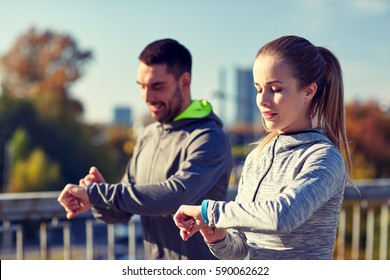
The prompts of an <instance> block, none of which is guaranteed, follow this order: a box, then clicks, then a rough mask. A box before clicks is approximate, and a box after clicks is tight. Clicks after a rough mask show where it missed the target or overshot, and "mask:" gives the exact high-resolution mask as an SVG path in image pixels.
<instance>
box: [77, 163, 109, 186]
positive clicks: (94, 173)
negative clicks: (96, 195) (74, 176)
mask: <svg viewBox="0 0 390 280" xmlns="http://www.w3.org/2000/svg"><path fill="white" fill-rule="evenodd" d="M90 183H106V180H105V179H104V177H103V175H102V174H101V173H100V172H99V170H98V169H97V168H96V167H95V166H92V167H91V168H90V169H89V173H88V174H87V175H86V176H85V177H84V178H83V179H80V182H79V185H80V186H82V187H84V188H87V186H88V184H90Z"/></svg>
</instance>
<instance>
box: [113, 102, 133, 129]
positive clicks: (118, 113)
mask: <svg viewBox="0 0 390 280" xmlns="http://www.w3.org/2000/svg"><path fill="white" fill-rule="evenodd" d="M132 123H133V119H132V111H131V108H130V107H124V106H120V107H115V109H114V124H118V125H125V126H131V124H132Z"/></svg>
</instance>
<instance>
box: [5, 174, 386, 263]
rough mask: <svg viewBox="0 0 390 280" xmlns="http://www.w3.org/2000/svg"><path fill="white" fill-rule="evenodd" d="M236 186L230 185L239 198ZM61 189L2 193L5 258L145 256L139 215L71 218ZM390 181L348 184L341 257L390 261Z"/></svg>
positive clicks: (337, 249) (338, 256) (231, 196)
mask: <svg viewBox="0 0 390 280" xmlns="http://www.w3.org/2000/svg"><path fill="white" fill-rule="evenodd" d="M235 194H236V188H230V190H229V199H234V196H235ZM58 195H59V192H34V193H6V194H0V221H1V222H2V224H1V225H0V238H1V239H0V242H1V243H0V259H87V260H91V259H142V258H144V255H143V244H142V228H141V225H140V222H139V217H138V216H134V217H133V218H132V219H131V220H130V221H129V223H128V224H119V225H106V224H101V223H98V222H96V221H95V220H94V219H93V217H92V215H91V213H90V212H89V213H85V214H82V215H80V216H78V217H76V218H74V219H72V220H67V219H66V217H65V211H64V209H63V208H62V206H60V205H59V203H58V202H57V197H58ZM389 207H390V179H378V180H362V181H358V182H356V187H352V186H347V188H346V191H345V199H344V203H343V208H342V211H341V214H340V219H339V227H338V234H337V242H336V247H335V255H334V258H335V259H389V257H390V240H389Z"/></svg>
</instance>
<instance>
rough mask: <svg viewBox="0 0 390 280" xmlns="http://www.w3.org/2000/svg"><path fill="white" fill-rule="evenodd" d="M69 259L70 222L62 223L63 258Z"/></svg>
mask: <svg viewBox="0 0 390 280" xmlns="http://www.w3.org/2000/svg"><path fill="white" fill-rule="evenodd" d="M70 259H71V245H70V224H69V223H67V222H66V223H65V224H64V260H70Z"/></svg>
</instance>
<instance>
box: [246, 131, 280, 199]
mask: <svg viewBox="0 0 390 280" xmlns="http://www.w3.org/2000/svg"><path fill="white" fill-rule="evenodd" d="M278 139H279V135H277V136H276V139H275V142H274V145H273V147H272V158H271V164H270V165H269V166H268V169H267V171H266V172H265V174H264V176H263V177H262V178H261V179H260V181H259V183H258V184H257V189H256V191H255V194H254V195H253V199H252V201H253V202H255V201H256V197H257V194H258V193H259V189H260V185H261V183H262V182H263V180H264V178H265V177H266V176H267V174H268V173H269V171H270V170H271V167H272V165H273V163H274V158H275V147H276V143H277V142H278Z"/></svg>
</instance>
